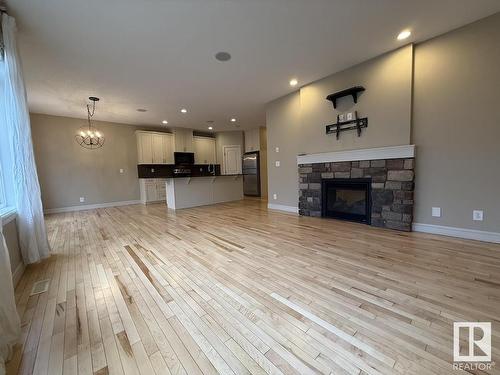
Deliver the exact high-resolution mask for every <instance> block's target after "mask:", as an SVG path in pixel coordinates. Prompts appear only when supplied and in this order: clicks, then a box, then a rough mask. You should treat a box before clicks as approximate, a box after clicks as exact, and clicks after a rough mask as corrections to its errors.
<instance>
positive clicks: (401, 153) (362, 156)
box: [297, 145, 415, 164]
mask: <svg viewBox="0 0 500 375" xmlns="http://www.w3.org/2000/svg"><path fill="white" fill-rule="evenodd" d="M414 157H415V145H403V146H390V147H377V148H365V149H360V150H348V151H334V152H322V153H318V154H305V155H298V156H297V164H314V163H334V162H340V161H358V160H380V159H404V158H414Z"/></svg>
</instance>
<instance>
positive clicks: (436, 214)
mask: <svg viewBox="0 0 500 375" xmlns="http://www.w3.org/2000/svg"><path fill="white" fill-rule="evenodd" d="M432 216H434V217H441V207H432Z"/></svg>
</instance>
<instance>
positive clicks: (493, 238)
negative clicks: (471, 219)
mask: <svg viewBox="0 0 500 375" xmlns="http://www.w3.org/2000/svg"><path fill="white" fill-rule="evenodd" d="M413 230H414V231H415V232H424V233H432V234H440V235H443V236H449V237H458V238H465V239H468V240H477V241H485V242H493V243H500V233H497V232H486V231H483V230H476V229H466V228H455V227H445V226H442V225H433V224H422V223H413Z"/></svg>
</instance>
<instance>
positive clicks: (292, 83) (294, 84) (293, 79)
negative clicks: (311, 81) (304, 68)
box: [290, 78, 299, 86]
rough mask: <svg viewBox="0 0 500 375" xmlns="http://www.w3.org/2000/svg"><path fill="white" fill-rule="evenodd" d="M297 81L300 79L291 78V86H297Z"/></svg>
mask: <svg viewBox="0 0 500 375" xmlns="http://www.w3.org/2000/svg"><path fill="white" fill-rule="evenodd" d="M297 83H299V81H297V78H292V79H291V80H290V86H297Z"/></svg>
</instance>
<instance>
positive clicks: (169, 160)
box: [136, 131, 174, 164]
mask: <svg viewBox="0 0 500 375" xmlns="http://www.w3.org/2000/svg"><path fill="white" fill-rule="evenodd" d="M136 138H137V158H138V164H173V163H174V136H173V135H172V134H170V133H159V132H147V131H137V132H136Z"/></svg>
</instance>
